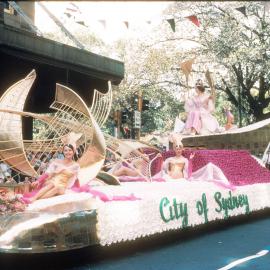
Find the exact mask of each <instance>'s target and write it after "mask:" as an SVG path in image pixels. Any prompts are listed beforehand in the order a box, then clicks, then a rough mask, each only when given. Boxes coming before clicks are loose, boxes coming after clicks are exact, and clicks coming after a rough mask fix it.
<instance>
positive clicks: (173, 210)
mask: <svg viewBox="0 0 270 270" xmlns="http://www.w3.org/2000/svg"><path fill="white" fill-rule="evenodd" d="M159 212H160V215H161V218H162V220H163V221H164V222H166V223H167V222H170V221H172V220H174V219H177V220H178V219H182V227H183V228H184V227H186V226H188V210H187V203H183V202H178V201H177V200H176V199H175V198H174V199H173V200H172V201H170V200H169V199H168V198H167V197H164V198H162V199H161V201H160V204H159Z"/></svg>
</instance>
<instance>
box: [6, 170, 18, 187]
mask: <svg viewBox="0 0 270 270" xmlns="http://www.w3.org/2000/svg"><path fill="white" fill-rule="evenodd" d="M5 176H6V178H5V179H6V181H5V184H17V182H16V180H14V179H13V178H12V177H11V175H10V174H9V173H8V172H6V173H5Z"/></svg>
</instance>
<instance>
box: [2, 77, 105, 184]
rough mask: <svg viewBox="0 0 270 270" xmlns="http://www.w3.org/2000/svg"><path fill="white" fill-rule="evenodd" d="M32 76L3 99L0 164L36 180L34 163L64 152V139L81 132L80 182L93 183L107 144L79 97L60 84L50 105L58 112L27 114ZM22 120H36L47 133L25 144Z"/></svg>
mask: <svg viewBox="0 0 270 270" xmlns="http://www.w3.org/2000/svg"><path fill="white" fill-rule="evenodd" d="M33 74H34V75H35V73H33ZM33 74H32V73H31V74H29V75H28V76H27V77H26V78H25V79H24V80H22V81H20V82H19V83H17V84H15V85H14V86H12V87H11V88H10V89H8V91H7V92H6V93H5V94H4V95H3V97H2V98H1V99H0V121H1V123H2V125H1V131H2V132H1V137H0V139H1V141H0V146H1V152H0V153H1V155H0V161H3V162H6V163H8V164H9V165H10V166H11V168H13V169H14V170H16V171H18V172H19V173H22V174H24V175H28V176H37V175H38V168H34V167H35V160H36V159H37V158H40V157H41V156H52V155H53V154H54V153H56V152H57V151H61V147H62V138H63V137H64V136H66V135H67V134H69V133H71V132H75V133H78V132H79V133H81V134H82V136H81V137H80V139H79V141H78V143H77V146H78V149H79V159H78V163H79V164H80V166H81V170H80V174H79V180H80V182H82V183H85V182H87V181H89V180H91V179H92V178H94V177H95V176H96V175H97V173H98V172H99V170H100V168H101V167H102V165H103V163H104V159H105V151H106V143H105V139H104V137H103V134H102V132H101V130H100V128H99V126H98V124H97V123H96V121H95V119H94V118H93V117H92V115H91V113H90V110H89V109H88V107H87V106H86V104H85V103H84V101H83V100H82V99H81V98H80V96H78V95H77V94H76V93H75V92H74V91H73V90H71V89H70V88H68V87H66V86H64V85H61V84H57V85H56V94H55V101H54V102H53V104H52V105H51V108H52V109H54V110H55V111H56V112H55V113H54V114H52V115H42V114H35V113H29V112H24V111H23V107H24V102H25V100H26V97H27V94H28V92H29V89H30V87H31V85H32V83H33V81H34V79H35V76H33ZM30 75H31V76H30ZM29 76H30V77H31V79H32V80H31V83H30V79H29ZM11 90H12V91H11ZM23 116H30V117H33V118H37V119H39V120H41V121H42V122H44V123H45V124H46V129H44V130H43V131H42V132H40V133H39V134H38V136H37V137H36V138H35V140H33V141H27V140H23V137H22V119H21V118H22V117H23Z"/></svg>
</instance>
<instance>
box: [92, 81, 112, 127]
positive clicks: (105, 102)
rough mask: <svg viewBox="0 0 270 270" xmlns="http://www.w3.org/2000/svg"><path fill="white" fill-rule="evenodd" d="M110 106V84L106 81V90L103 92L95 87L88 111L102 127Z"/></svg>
mask: <svg viewBox="0 0 270 270" xmlns="http://www.w3.org/2000/svg"><path fill="white" fill-rule="evenodd" d="M111 107H112V84H111V82H110V81H108V92H107V93H105V94H103V93H101V92H99V91H97V90H96V89H95V90H94V96H93V101H92V106H91V108H90V112H91V114H92V115H93V117H94V118H95V120H96V121H97V123H98V125H99V126H100V127H102V126H103V125H104V124H105V122H106V120H107V119H108V116H109V114H110V111H111Z"/></svg>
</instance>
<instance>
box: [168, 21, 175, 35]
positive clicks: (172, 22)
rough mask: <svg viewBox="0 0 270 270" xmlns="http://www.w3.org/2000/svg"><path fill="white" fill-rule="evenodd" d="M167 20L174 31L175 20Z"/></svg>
mask: <svg viewBox="0 0 270 270" xmlns="http://www.w3.org/2000/svg"><path fill="white" fill-rule="evenodd" d="M167 22H168V23H169V24H170V26H171V28H172V30H173V32H175V21H174V19H168V20H167Z"/></svg>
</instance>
